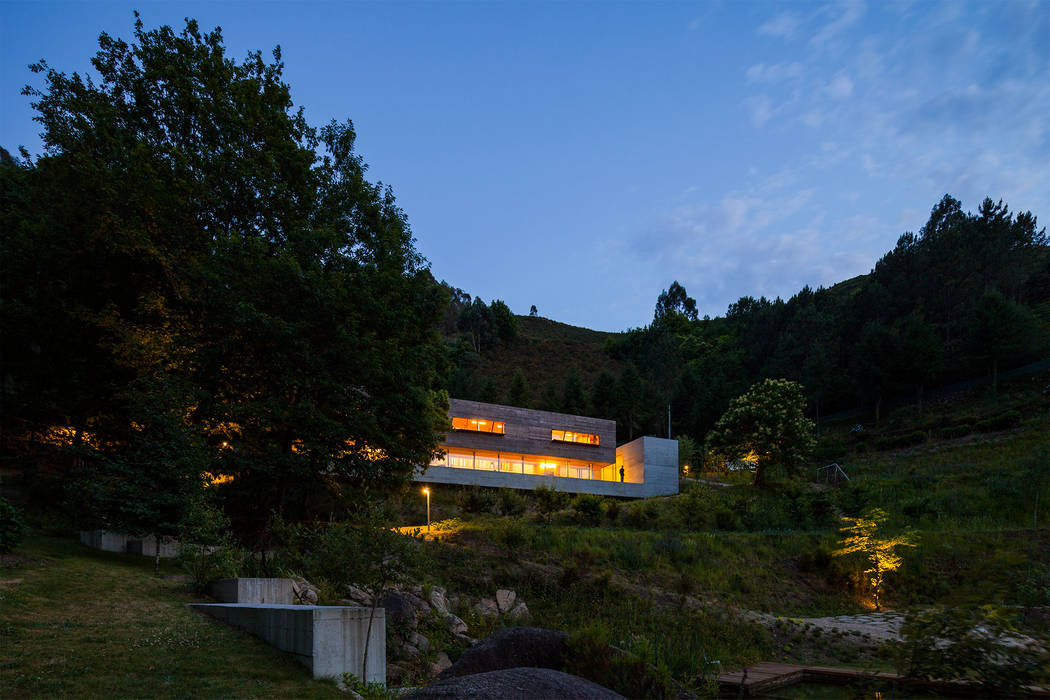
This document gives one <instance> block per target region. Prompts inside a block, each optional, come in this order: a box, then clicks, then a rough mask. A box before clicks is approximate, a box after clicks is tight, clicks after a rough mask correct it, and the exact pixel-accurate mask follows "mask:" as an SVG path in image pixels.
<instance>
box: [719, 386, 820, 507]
mask: <svg viewBox="0 0 1050 700" xmlns="http://www.w3.org/2000/svg"><path fill="white" fill-rule="evenodd" d="M805 407H806V399H805V395H804V394H803V391H802V386H801V385H800V384H797V383H795V382H791V381H788V380H786V379H766V380H764V381H761V382H758V383H757V384H754V385H753V386H752V387H751V388H750V389H748V390H747V392H745V393H744V394H743V395H741V396H738V397H737V398H735V399H733V400H732V401H731V402H730V404H729V409H728V410H727V411H726V412H725V413H724V414H722V417H721V418H719V419H718V422H717V423H715V427H714V428H713V429H712V430H711V432H710V433H708V434H707V449H708V450H709V451H713V452H716V453H718V454H723V455H726V456H728V457H730V458H732V459H743V458H745V457H751V458H752V459H753V460H754V461H755V464H756V467H755V485H756V486H761V485H763V484H765V483H766V481H767V478H768V476H767V475H768V472H769V470H770V468H773V467H781V468H783V469H786V470H787V471H788V472H789V473H790V472H792V471H794V470H796V469H797V468H798V467H800V466H801V465H802V463H803V462H804V460H805V459H806V457H807V456H808V454H809V451H810V450H811V449H812V447H813V444H814V440H813V437H812V432H813V428H814V426H813V421H811V420H809V419H808V418H806V417H805V415H804V411H805Z"/></svg>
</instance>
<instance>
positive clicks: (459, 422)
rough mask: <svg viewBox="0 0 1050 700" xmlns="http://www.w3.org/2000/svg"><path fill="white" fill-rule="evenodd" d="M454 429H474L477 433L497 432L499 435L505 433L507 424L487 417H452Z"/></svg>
mask: <svg viewBox="0 0 1050 700" xmlns="http://www.w3.org/2000/svg"><path fill="white" fill-rule="evenodd" d="M452 429H453V430H473V431H474V432H476V433H495V434H497V435H503V433H504V432H506V429H507V424H506V423H504V422H502V421H498V420H488V419H485V418H459V417H453V418H452Z"/></svg>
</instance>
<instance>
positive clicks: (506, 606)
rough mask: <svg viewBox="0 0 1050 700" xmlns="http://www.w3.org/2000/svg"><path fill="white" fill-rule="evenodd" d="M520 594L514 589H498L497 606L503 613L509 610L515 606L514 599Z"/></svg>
mask: <svg viewBox="0 0 1050 700" xmlns="http://www.w3.org/2000/svg"><path fill="white" fill-rule="evenodd" d="M517 598H518V594H517V593H515V592H514V591H510V590H507V589H506V588H501V589H499V590H498V591H496V606H497V607H498V608H499V611H500V612H501V613H505V612H508V611H509V610H510V609H511V608H513V607H514V601H515V600H517Z"/></svg>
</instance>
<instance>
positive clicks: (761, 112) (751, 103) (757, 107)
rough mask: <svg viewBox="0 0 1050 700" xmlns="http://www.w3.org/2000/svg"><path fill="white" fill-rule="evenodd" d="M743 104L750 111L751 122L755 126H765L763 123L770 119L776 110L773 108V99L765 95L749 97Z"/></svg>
mask: <svg viewBox="0 0 1050 700" xmlns="http://www.w3.org/2000/svg"><path fill="white" fill-rule="evenodd" d="M744 104H745V105H746V106H747V108H748V111H749V112H750V113H751V123H752V124H754V125H755V126H757V127H762V126H765V123H766V122H768V121H769V120H770V119H772V118H773V115H774V114H776V111H777V110H776V109H774V108H773V101H772V100H770V99H769V97H768V96H766V95H755V96H754V97H749V98H747V99H746V100H744Z"/></svg>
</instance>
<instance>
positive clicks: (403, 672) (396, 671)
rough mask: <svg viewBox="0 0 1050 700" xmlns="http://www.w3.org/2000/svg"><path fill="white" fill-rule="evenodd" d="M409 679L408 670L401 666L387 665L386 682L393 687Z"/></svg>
mask: <svg viewBox="0 0 1050 700" xmlns="http://www.w3.org/2000/svg"><path fill="white" fill-rule="evenodd" d="M407 678H408V669H407V668H405V667H404V666H402V665H401V664H394V663H390V664H387V665H386V682H387V683H388V684H391V685H400V684H401V682H402V681H404V680H405V679H407Z"/></svg>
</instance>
